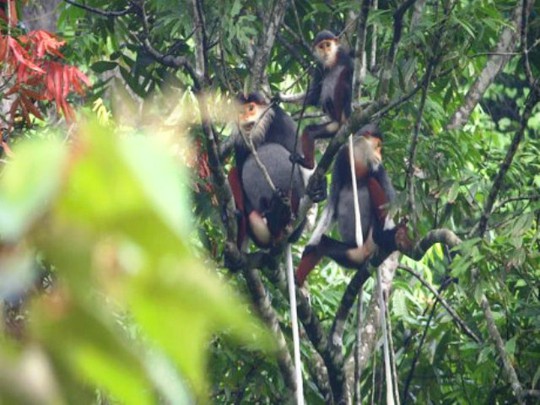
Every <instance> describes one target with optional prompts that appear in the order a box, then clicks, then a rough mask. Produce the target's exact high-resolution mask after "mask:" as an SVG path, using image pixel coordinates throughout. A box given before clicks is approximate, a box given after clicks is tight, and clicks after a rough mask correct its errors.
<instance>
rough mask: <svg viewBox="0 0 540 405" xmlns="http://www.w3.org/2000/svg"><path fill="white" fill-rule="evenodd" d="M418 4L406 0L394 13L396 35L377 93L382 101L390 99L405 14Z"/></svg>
mask: <svg viewBox="0 0 540 405" xmlns="http://www.w3.org/2000/svg"><path fill="white" fill-rule="evenodd" d="M415 2H416V0H405V2H403V4H401V5H400V6H399V7H398V8H397V10H396V11H395V12H394V34H393V38H392V43H391V44H390V48H389V49H388V55H387V56H386V59H385V61H384V67H383V69H382V71H381V75H380V78H379V90H378V92H377V94H378V98H379V99H380V100H386V99H387V98H388V88H389V85H390V79H391V78H392V71H393V70H394V64H395V61H396V53H397V47H398V45H399V42H400V41H401V33H402V32H403V17H404V16H405V12H406V11H407V10H408V9H409V8H410V7H411V6H412V5H413V4H414V3H415Z"/></svg>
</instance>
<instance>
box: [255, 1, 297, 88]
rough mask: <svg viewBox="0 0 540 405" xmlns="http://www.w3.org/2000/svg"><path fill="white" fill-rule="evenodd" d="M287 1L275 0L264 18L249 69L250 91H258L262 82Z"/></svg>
mask: <svg viewBox="0 0 540 405" xmlns="http://www.w3.org/2000/svg"><path fill="white" fill-rule="evenodd" d="M288 3H289V2H288V1H287V0H276V1H275V2H274V6H273V8H272V11H271V12H270V13H269V14H266V16H265V25H264V33H263V35H262V36H261V37H260V38H259V42H258V46H257V49H256V50H255V55H254V58H253V64H252V67H251V73H252V74H251V75H250V77H251V79H252V81H251V83H250V86H249V90H250V91H254V90H259V89H260V88H261V86H262V84H263V82H264V77H265V70H266V66H267V65H268V61H269V59H270V52H271V51H272V47H273V46H274V41H275V39H276V36H277V33H278V30H279V27H280V25H281V22H282V21H283V17H284V16H285V11H286V10H287V6H288Z"/></svg>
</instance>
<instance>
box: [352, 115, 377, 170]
mask: <svg viewBox="0 0 540 405" xmlns="http://www.w3.org/2000/svg"><path fill="white" fill-rule="evenodd" d="M382 138H383V135H382V132H381V130H380V129H379V127H378V126H377V125H375V124H367V125H364V126H363V127H362V128H360V130H359V131H358V132H357V133H356V134H355V140H354V158H355V161H356V162H357V164H362V165H365V166H366V167H371V168H372V169H373V170H376V169H377V168H378V166H379V165H380V164H381V163H382V141H383V139H382Z"/></svg>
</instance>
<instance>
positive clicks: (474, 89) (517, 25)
mask: <svg viewBox="0 0 540 405" xmlns="http://www.w3.org/2000/svg"><path fill="white" fill-rule="evenodd" d="M533 3H534V2H533V1H531V2H529V4H527V9H526V10H524V9H523V1H521V0H519V1H518V2H517V6H516V8H515V9H514V12H513V14H512V20H511V23H510V26H508V27H506V28H505V29H504V30H503V31H502V33H501V36H500V37H499V42H498V43H497V46H496V48H495V51H494V53H493V54H492V55H491V56H490V57H489V58H488V60H487V63H486V66H485V68H484V70H483V71H482V72H481V73H480V75H479V76H478V78H477V79H476V81H475V82H474V83H473V85H472V86H471V88H470V89H469V91H468V92H467V95H466V96H465V102H464V103H463V105H462V106H461V107H460V108H459V109H458V110H457V111H456V112H455V113H454V115H453V116H452V117H451V118H450V121H449V123H448V125H447V129H458V128H461V127H462V126H463V125H465V123H466V122H467V121H468V120H469V116H470V115H471V112H472V111H473V110H474V108H475V107H476V105H477V104H478V103H479V102H480V100H481V99H482V97H483V96H484V93H485V92H486V90H487V89H488V87H489V86H490V85H491V83H493V80H495V77H496V76H497V75H498V74H499V72H500V71H501V70H502V68H503V67H504V66H505V65H506V64H507V63H508V61H509V60H510V57H511V54H512V53H513V52H514V51H515V50H516V48H517V44H518V41H519V37H520V31H521V20H522V16H523V14H524V13H526V14H527V15H528V14H530V10H531V7H532V4H533Z"/></svg>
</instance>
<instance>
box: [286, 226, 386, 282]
mask: <svg viewBox="0 0 540 405" xmlns="http://www.w3.org/2000/svg"><path fill="white" fill-rule="evenodd" d="M376 248H377V246H376V245H375V243H374V242H373V238H371V237H369V238H368V239H367V240H366V242H365V243H364V244H363V245H362V246H354V245H351V244H348V243H344V242H339V241H337V240H335V239H332V238H330V237H328V236H326V235H323V236H322V237H321V241H320V243H319V244H318V245H311V246H310V245H308V246H306V249H305V250H304V253H303V254H302V259H301V260H300V265H299V266H298V270H296V282H297V284H298V285H299V286H302V284H303V283H304V281H305V279H306V278H307V276H308V275H309V273H310V272H311V271H312V270H313V269H314V268H315V266H316V265H317V264H318V263H319V262H320V261H321V259H322V258H323V256H328V257H330V258H331V259H332V260H334V261H335V262H337V263H338V264H340V265H341V266H343V267H347V268H351V269H356V268H358V267H359V266H361V265H362V264H364V263H365V261H366V260H368V259H369V258H370V257H371V256H372V255H373V253H374V252H375V250H376Z"/></svg>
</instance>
